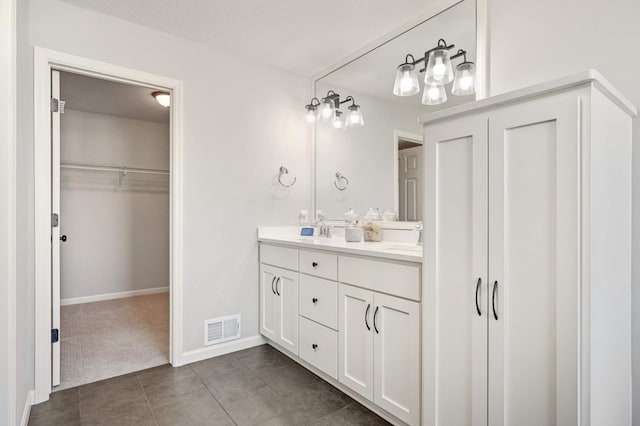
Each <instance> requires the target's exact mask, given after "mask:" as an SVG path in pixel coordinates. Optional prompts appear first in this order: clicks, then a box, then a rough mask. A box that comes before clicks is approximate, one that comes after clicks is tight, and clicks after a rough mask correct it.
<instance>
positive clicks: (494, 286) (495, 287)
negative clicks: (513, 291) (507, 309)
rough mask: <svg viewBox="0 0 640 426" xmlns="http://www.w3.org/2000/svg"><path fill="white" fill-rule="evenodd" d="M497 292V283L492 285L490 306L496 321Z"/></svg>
mask: <svg viewBox="0 0 640 426" xmlns="http://www.w3.org/2000/svg"><path fill="white" fill-rule="evenodd" d="M497 290H498V281H496V282H494V283H493V294H492V295H491V306H492V308H493V317H494V318H495V319H496V321H497V320H498V314H497V312H496V291H497Z"/></svg>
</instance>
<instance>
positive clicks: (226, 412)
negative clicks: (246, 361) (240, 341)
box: [189, 357, 238, 426]
mask: <svg viewBox="0 0 640 426" xmlns="http://www.w3.org/2000/svg"><path fill="white" fill-rule="evenodd" d="M234 359H235V357H234ZM189 368H191V366H190V365H189ZM191 371H193V368H191ZM193 374H195V375H196V377H197V378H198V380H200V383H202V385H203V386H204V387H205V389H206V390H207V391H208V392H209V394H210V395H211V397H212V398H213V399H214V400H215V401H216V402H217V403H218V405H219V406H220V408H222V411H224V413H225V414H226V415H227V417H229V420H231V421H232V422H233V424H234V425H236V426H237V425H238V423H237V422H236V421H235V419H234V418H233V417H231V413H229V412H228V411H227V409H226V408H224V405H222V402H220V401H218V398H216V396H215V395H214V394H213V392H211V389H209V386H207V384H206V383H205V382H204V381H203V380H202V377H200V375H199V374H198V373H196V372H195V371H193Z"/></svg>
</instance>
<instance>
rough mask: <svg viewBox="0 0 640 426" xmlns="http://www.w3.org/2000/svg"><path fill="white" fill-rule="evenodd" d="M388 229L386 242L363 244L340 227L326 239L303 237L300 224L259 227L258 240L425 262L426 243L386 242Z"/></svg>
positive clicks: (399, 239)
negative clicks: (348, 238)
mask: <svg viewBox="0 0 640 426" xmlns="http://www.w3.org/2000/svg"><path fill="white" fill-rule="evenodd" d="M385 232H386V231H383V234H382V235H383V241H380V242H364V241H361V242H359V243H348V242H346V241H345V240H344V237H343V235H342V232H341V230H340V229H337V230H334V236H333V237H331V238H325V237H301V236H300V227H298V226H289V227H259V228H258V241H259V242H262V243H272V244H280V245H287V246H293V247H297V248H303V249H315V250H327V251H334V252H338V253H346V254H357V255H361V256H371V257H377V258H382V259H391V260H402V261H405V262H420V263H422V246H418V245H416V244H415V243H409V242H406V241H402V240H403V239H402V238H394V240H387V241H385V240H384V235H385ZM407 232H408V231H407ZM394 237H395V235H394ZM405 240H406V239H405Z"/></svg>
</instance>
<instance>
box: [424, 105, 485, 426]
mask: <svg viewBox="0 0 640 426" xmlns="http://www.w3.org/2000/svg"><path fill="white" fill-rule="evenodd" d="M487 132H488V128H487V118H486V116H473V117H465V118H463V119H458V120H454V121H449V122H444V123H439V124H435V125H431V126H427V127H425V134H424V140H425V149H426V153H425V165H426V167H425V171H426V179H425V182H426V186H425V189H426V194H425V195H426V200H425V202H426V204H425V209H424V212H425V221H424V262H425V263H424V272H423V273H424V292H425V293H424V298H423V324H424V326H423V352H424V353H423V360H424V364H423V372H424V373H423V395H424V403H423V406H424V416H423V423H424V424H425V425H432V426H433V425H461V426H462V425H468V426H470V425H474V426H485V425H486V422H487V319H488V312H487V300H488V299H487V250H488V249H487V244H488V228H487V214H488V193H487V185H488V170H487V157H488V145H487V136H488V135H487ZM478 311H479V313H478Z"/></svg>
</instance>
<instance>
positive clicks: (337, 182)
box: [333, 172, 349, 191]
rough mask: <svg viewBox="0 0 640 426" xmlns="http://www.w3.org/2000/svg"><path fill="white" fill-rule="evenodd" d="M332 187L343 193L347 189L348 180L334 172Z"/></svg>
mask: <svg viewBox="0 0 640 426" xmlns="http://www.w3.org/2000/svg"><path fill="white" fill-rule="evenodd" d="M343 182H344V183H343ZM333 186H335V187H336V189H337V190H338V191H344V190H345V189H347V188H348V187H349V179H347V177H346V176H345V175H343V174H342V173H340V172H336V180H334V181H333Z"/></svg>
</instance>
